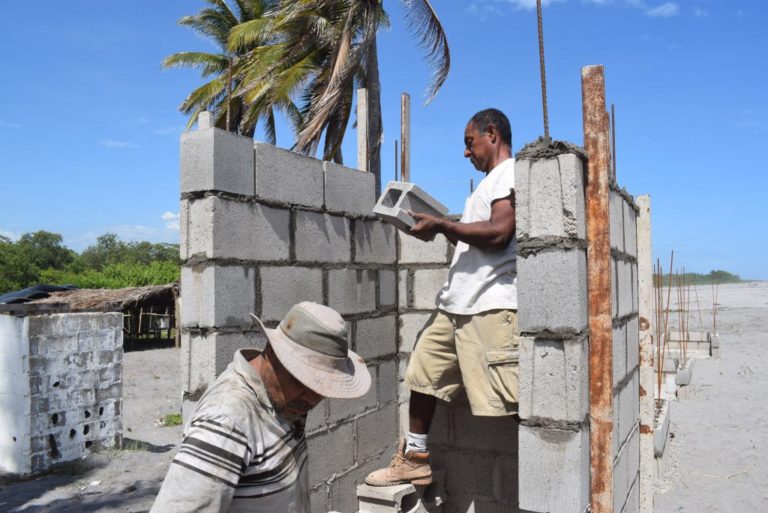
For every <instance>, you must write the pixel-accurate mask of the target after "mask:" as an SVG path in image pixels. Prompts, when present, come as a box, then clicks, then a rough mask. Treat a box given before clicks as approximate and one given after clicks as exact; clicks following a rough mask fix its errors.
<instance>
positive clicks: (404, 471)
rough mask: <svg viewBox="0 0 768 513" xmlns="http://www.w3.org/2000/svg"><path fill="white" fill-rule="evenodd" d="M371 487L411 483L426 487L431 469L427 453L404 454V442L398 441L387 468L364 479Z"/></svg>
mask: <svg viewBox="0 0 768 513" xmlns="http://www.w3.org/2000/svg"><path fill="white" fill-rule="evenodd" d="M365 482H366V484H369V485H371V486H393V485H397V484H405V483H411V484H414V485H420V486H426V485H428V484H430V483H432V467H430V466H429V453H428V452H415V451H408V452H405V440H400V444H399V447H398V448H397V452H396V453H395V454H394V455H393V456H392V461H391V462H390V463H389V466H388V467H387V468H382V469H379V470H376V471H374V472H371V473H370V474H368V477H366V478H365Z"/></svg>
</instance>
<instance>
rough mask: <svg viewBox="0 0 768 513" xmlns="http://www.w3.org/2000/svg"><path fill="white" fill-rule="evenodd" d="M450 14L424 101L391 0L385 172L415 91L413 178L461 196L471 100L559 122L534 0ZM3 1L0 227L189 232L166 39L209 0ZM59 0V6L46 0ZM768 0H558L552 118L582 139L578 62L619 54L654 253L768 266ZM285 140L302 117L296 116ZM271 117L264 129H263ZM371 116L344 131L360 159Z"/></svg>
mask: <svg viewBox="0 0 768 513" xmlns="http://www.w3.org/2000/svg"><path fill="white" fill-rule="evenodd" d="M433 3H434V6H435V9H436V10H437V11H438V13H439V15H440V17H441V20H442V22H443V24H444V26H445V29H446V32H447V34H448V39H449V43H450V48H451V53H452V67H451V74H450V76H449V78H448V81H447V82H446V84H445V86H444V87H443V89H442V90H441V91H440V93H439V94H438V96H437V98H436V99H435V100H434V101H433V102H432V103H431V104H429V105H428V106H424V104H423V100H424V92H425V89H426V86H427V84H428V82H429V78H430V74H429V72H428V70H427V69H426V67H425V65H424V63H423V61H422V55H421V53H420V52H419V51H418V49H417V48H416V45H415V43H414V40H413V39H412V38H411V37H410V36H409V35H408V31H407V29H406V27H405V24H404V22H403V8H402V6H401V4H400V3H399V2H397V1H394V0H386V1H385V4H384V5H385V8H386V9H387V10H388V12H389V13H390V16H391V18H392V22H393V23H392V28H391V30H390V31H386V32H381V33H380V38H379V50H380V67H381V75H382V88H383V104H384V113H383V114H384V132H385V134H384V136H385V139H384V145H383V169H384V178H385V180H386V179H390V178H391V177H392V176H393V173H394V163H393V160H394V155H393V152H394V149H393V144H394V143H393V141H394V140H395V139H396V138H398V137H399V101H400V100H399V96H400V93H401V92H403V91H405V92H409V93H410V94H411V96H412V100H413V110H412V145H413V150H412V156H411V158H412V180H413V181H414V182H417V183H418V184H420V185H421V186H422V187H424V188H425V189H426V190H427V191H429V192H430V193H432V194H433V195H434V196H436V197H437V198H438V199H440V200H441V201H443V202H444V203H445V204H446V205H448V206H449V207H450V209H451V210H452V211H460V209H461V207H462V205H463V200H464V197H465V196H466V194H467V192H468V191H469V180H470V178H473V177H474V178H475V181H476V182H477V181H478V179H479V178H480V175H478V174H477V172H476V171H474V169H473V168H472V167H471V165H469V163H468V162H466V161H465V160H464V159H463V157H462V135H463V128H464V125H465V124H466V120H467V119H468V118H469V117H470V116H471V115H472V114H473V113H474V112H475V111H477V110H479V109H482V108H485V107H489V106H494V107H498V108H500V109H502V110H504V111H505V112H506V113H507V114H508V115H509V117H510V119H511V121H512V126H513V145H514V150H515V151H517V150H519V149H520V147H521V146H522V145H523V144H525V143H527V142H530V141H532V140H534V139H535V138H536V137H537V136H538V135H540V134H541V132H542V131H543V129H542V121H541V100H540V84H539V71H538V53H537V46H536V44H537V38H536V18H535V9H532V7H533V6H535V1H534V0H475V1H471V2H456V1H450V2H449V1H447V0H434V2H433ZM35 5H38V6H42V7H43V9H37V10H35V11H32V10H30V9H29V5H27V4H26V3H23V2H3V6H2V7H1V8H0V12H2V18H3V19H4V20H6V24H5V27H4V30H3V31H2V33H0V44H2V48H3V49H4V50H5V53H4V65H3V73H2V78H3V79H2V80H1V81H0V93H1V94H2V97H3V98H5V100H4V101H3V102H2V103H0V176H2V184H3V192H2V201H0V234H4V235H6V236H11V237H16V236H18V235H20V234H22V233H24V232H28V231H34V230H38V229H44V230H49V231H53V232H57V233H61V234H62V235H63V236H64V239H65V243H66V244H67V245H69V246H70V247H72V248H74V249H77V250H82V249H84V248H85V247H86V246H87V245H88V244H90V243H92V242H93V241H94V240H95V238H96V236H98V235H100V234H102V233H105V232H115V233H118V234H119V235H120V236H121V237H122V238H123V239H125V240H151V241H177V240H178V228H177V226H178V219H177V214H178V202H179V188H178V137H179V134H180V133H181V131H182V130H183V127H184V125H185V123H186V119H185V118H184V117H183V116H182V115H181V114H180V113H179V112H178V110H177V107H178V105H179V104H180V103H181V101H182V100H183V99H184V97H185V96H186V94H187V93H188V92H189V91H190V90H192V89H193V88H194V87H195V86H196V85H198V84H199V83H200V79H199V78H198V76H197V75H196V73H195V72H193V71H186V70H163V69H162V68H161V66H160V62H161V60H162V59H163V57H165V56H167V55H169V54H171V53H174V52H177V51H188V50H204V51H211V50H213V48H212V46H211V45H210V43H208V42H207V41H205V40H203V39H200V38H198V37H197V36H196V35H195V34H194V33H193V32H192V31H190V30H189V29H186V28H183V27H179V26H177V25H176V21H177V20H178V19H179V18H180V17H181V16H183V15H185V14H193V13H195V12H197V11H198V10H199V9H200V8H201V7H202V6H203V5H204V3H203V2H202V0H186V1H182V0H163V1H162V2H158V1H149V0H135V1H133V2H123V1H118V0H101V1H99V2H93V1H84V0H80V1H74V2H67V4H66V5H65V6H64V4H61V3H59V2H55V3H54V2H52V1H47V2H45V1H44V2H43V3H38V4H35ZM46 5H47V7H46ZM766 21H768V5H767V3H766V2H763V1H759V0H751V1H747V0H735V1H719V0H692V1H688V0H685V1H678V2H664V1H658V0H642V1H641V0H560V1H552V2H545V9H544V31H545V37H546V42H545V47H546V61H547V78H548V87H549V115H550V130H551V133H552V135H553V137H555V138H557V139H564V140H568V141H572V142H575V143H578V144H581V142H582V139H583V136H582V124H581V85H580V69H581V67H582V66H584V65H588V64H604V65H605V66H606V82H607V95H608V101H609V102H612V103H615V104H616V118H617V123H616V124H617V162H618V177H619V182H620V184H621V185H622V186H624V187H626V189H627V190H628V191H629V192H630V193H632V194H644V193H650V194H651V197H652V206H653V218H652V221H653V244H654V254H655V256H658V257H660V258H661V259H662V261H668V259H669V252H670V251H671V250H672V249H674V250H675V252H676V261H677V262H679V263H680V265H685V266H686V268H687V269H688V270H693V271H699V272H708V271H709V270H710V269H713V268H721V269H727V270H729V271H732V272H735V273H738V274H740V275H741V276H742V277H746V278H756V279H768V263H766V262H768V258H766V254H767V253H768V229H766V225H765V223H766V220H768V207H767V206H766V205H768V202H767V201H766V200H765V198H764V195H765V194H766V189H768V187H766V186H768V178H766V171H768V170H767V169H766V164H765V163H766V159H765V158H764V156H763V154H762V153H763V151H764V149H765V148H766V139H768V100H767V95H766V92H765V91H766V83H767V82H768V71H767V67H766V66H765V55H764V52H765V50H766V49H767V48H768V36H766V33H765V30H764V27H765V22H766ZM279 129H280V132H279V134H278V144H279V145H281V146H284V147H287V146H290V144H291V142H292V138H291V134H290V133H289V132H288V129H287V128H286V127H285V125H284V124H283V123H281V125H280V126H279ZM260 137H261V136H260V135H259V134H257V138H260ZM355 155H356V152H355V136H354V133H352V132H351V131H350V133H349V134H348V137H347V140H346V142H345V145H344V157H345V160H346V163H347V164H349V165H353V166H354V165H355V158H356V157H355Z"/></svg>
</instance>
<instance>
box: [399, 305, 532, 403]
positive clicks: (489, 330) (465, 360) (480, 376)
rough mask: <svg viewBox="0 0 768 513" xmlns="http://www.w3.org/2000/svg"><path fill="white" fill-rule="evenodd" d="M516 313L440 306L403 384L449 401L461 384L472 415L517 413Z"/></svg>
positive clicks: (422, 335) (425, 332)
mask: <svg viewBox="0 0 768 513" xmlns="http://www.w3.org/2000/svg"><path fill="white" fill-rule="evenodd" d="M518 358H519V344H518V340H517V312H516V311H515V310H491V311H489V312H483V313H480V314H477V315H454V314H450V313H447V312H443V311H442V310H438V311H437V312H436V313H435V314H434V315H433V316H432V317H431V319H430V321H429V323H428V324H427V326H426V328H424V331H423V332H422V333H421V336H420V337H419V340H418V341H417V342H416V346H415V348H414V350H413V353H412V354H411V359H410V361H409V362H408V369H407V370H406V373H405V384H406V385H407V386H408V387H409V388H410V389H411V390H414V391H416V392H421V393H422V394H427V395H432V396H435V397H437V398H438V399H442V400H444V401H450V400H451V398H453V397H454V396H455V395H456V394H457V393H458V392H459V390H461V388H462V387H464V388H465V389H466V391H467V397H468V398H469V404H470V407H471V408H472V414H473V415H482V416H493V417H496V416H502V415H512V414H515V413H517V401H518Z"/></svg>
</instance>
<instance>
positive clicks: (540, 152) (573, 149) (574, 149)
mask: <svg viewBox="0 0 768 513" xmlns="http://www.w3.org/2000/svg"><path fill="white" fill-rule="evenodd" d="M568 153H572V154H574V155H578V156H579V157H580V158H581V159H582V160H586V159H587V152H586V151H585V150H584V149H583V148H581V147H580V146H577V145H575V144H573V143H569V142H566V141H547V140H545V139H544V138H543V137H539V138H538V139H536V140H535V141H534V142H532V143H528V144H526V145H525V146H523V149H521V150H520V151H518V152H517V154H516V155H515V158H516V159H518V160H522V159H528V160H541V159H552V158H555V157H557V156H558V155H565V154H568Z"/></svg>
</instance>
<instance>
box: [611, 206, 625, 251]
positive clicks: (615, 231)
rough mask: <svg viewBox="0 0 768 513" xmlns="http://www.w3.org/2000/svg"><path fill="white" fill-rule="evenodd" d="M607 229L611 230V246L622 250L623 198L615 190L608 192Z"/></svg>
mask: <svg viewBox="0 0 768 513" xmlns="http://www.w3.org/2000/svg"><path fill="white" fill-rule="evenodd" d="M609 201H610V203H609V211H608V215H609V227H610V228H609V229H610V231H611V247H612V248H613V249H617V250H619V251H621V252H622V253H623V252H624V198H622V197H621V195H620V194H619V193H618V192H616V191H611V192H610V199H609Z"/></svg>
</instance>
